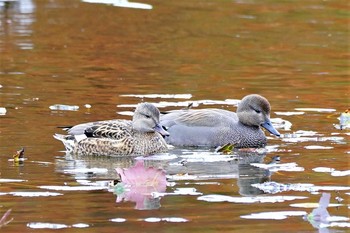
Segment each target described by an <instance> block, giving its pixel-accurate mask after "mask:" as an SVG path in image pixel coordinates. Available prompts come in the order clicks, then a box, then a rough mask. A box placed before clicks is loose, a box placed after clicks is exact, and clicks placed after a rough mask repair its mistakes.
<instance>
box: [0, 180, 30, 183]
mask: <svg viewBox="0 0 350 233" xmlns="http://www.w3.org/2000/svg"><path fill="white" fill-rule="evenodd" d="M27 181H28V180H20V179H0V183H12V182H27Z"/></svg>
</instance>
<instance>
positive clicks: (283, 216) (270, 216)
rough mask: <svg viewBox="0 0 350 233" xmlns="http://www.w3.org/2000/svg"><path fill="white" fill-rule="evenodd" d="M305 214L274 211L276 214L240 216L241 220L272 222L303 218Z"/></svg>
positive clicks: (262, 213)
mask: <svg viewBox="0 0 350 233" xmlns="http://www.w3.org/2000/svg"><path fill="white" fill-rule="evenodd" d="M306 214H307V212H305V211H276V212H261V213H252V214H249V215H241V216H240V217H241V218H245V219H272V220H282V219H286V218H287V217H289V216H305V215H306Z"/></svg>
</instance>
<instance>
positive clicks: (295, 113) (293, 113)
mask: <svg viewBox="0 0 350 233" xmlns="http://www.w3.org/2000/svg"><path fill="white" fill-rule="evenodd" d="M304 113H305V112H275V114H276V115H282V116H294V115H303V114H304Z"/></svg>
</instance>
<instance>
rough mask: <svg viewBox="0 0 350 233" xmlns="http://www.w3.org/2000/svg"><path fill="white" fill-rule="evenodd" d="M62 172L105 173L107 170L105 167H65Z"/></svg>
mask: <svg viewBox="0 0 350 233" xmlns="http://www.w3.org/2000/svg"><path fill="white" fill-rule="evenodd" d="M63 172H64V173H70V174H75V173H99V174H105V173H107V172H108V169H107V168H96V167H94V168H76V169H66V170H64V171H63Z"/></svg>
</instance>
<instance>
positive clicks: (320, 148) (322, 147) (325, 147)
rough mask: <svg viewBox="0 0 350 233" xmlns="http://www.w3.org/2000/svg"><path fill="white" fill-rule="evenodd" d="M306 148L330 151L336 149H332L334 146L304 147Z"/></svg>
mask: <svg viewBox="0 0 350 233" xmlns="http://www.w3.org/2000/svg"><path fill="white" fill-rule="evenodd" d="M304 148H305V149H308V150H329V149H333V148H334V147H332V146H317V145H310V146H304Z"/></svg>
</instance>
